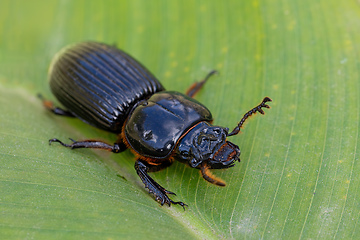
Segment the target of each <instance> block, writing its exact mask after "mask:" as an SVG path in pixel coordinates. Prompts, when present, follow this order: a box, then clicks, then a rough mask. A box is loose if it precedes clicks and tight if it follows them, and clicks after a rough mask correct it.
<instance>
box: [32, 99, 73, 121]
mask: <svg viewBox="0 0 360 240" xmlns="http://www.w3.org/2000/svg"><path fill="white" fill-rule="evenodd" d="M38 97H39V98H40V100H41V101H42V103H43V105H44V107H45V108H46V109H47V110H49V111H50V112H52V113H54V114H56V115H60V116H65V117H75V115H74V114H72V113H71V112H69V111H67V110H64V109H62V108H59V107H55V106H54V103H53V102H52V101H50V100H47V99H45V98H44V97H43V96H42V95H41V94H38Z"/></svg>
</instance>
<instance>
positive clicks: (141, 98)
mask: <svg viewBox="0 0 360 240" xmlns="http://www.w3.org/2000/svg"><path fill="white" fill-rule="evenodd" d="M214 73H216V71H212V72H210V73H209V74H208V75H207V76H206V77H205V79H204V80H202V81H200V82H195V83H194V84H193V85H192V86H190V88H189V89H188V91H187V92H186V94H182V93H179V92H174V91H166V90H165V88H164V87H163V86H162V84H161V83H160V82H159V81H158V80H157V79H156V78H155V77H154V75H152V74H151V73H150V71H149V70H147V69H146V68H145V67H144V66H143V65H142V64H141V63H139V62H138V61H137V60H135V59H134V58H132V57H131V56H130V55H128V54H127V53H125V52H124V51H122V50H120V49H118V48H116V47H114V46H110V45H107V44H104V43H98V42H81V43H77V44H74V45H70V46H68V47H66V48H64V49H63V50H61V51H60V52H59V53H58V54H57V55H56V56H55V57H54V59H53V61H52V63H51V64H50V68H49V83H50V88H51V91H52V93H53V94H54V95H55V97H56V98H57V100H58V101H59V102H60V103H61V104H62V105H63V106H64V107H65V108H60V107H55V106H54V104H53V103H52V102H51V101H49V100H46V99H44V98H42V101H43V104H44V106H45V107H46V108H47V109H48V110H50V111H51V112H53V113H54V114H57V115H62V116H68V117H76V118H79V119H80V120H82V121H84V122H85V123H88V124H90V125H93V126H95V127H97V128H100V129H103V130H106V131H109V132H112V133H115V134H117V135H118V140H117V141H116V142H115V143H114V144H108V143H106V142H103V141H98V140H92V139H91V140H82V141H75V140H73V139H71V141H72V143H69V144H67V143H64V142H63V141H60V140H59V139H57V138H53V139H50V140H49V144H51V143H53V142H57V143H59V144H61V145H62V146H65V147H68V148H71V149H75V148H93V149H103V150H108V151H111V152H113V153H120V152H123V151H124V150H126V149H130V150H131V152H133V153H134V155H135V156H136V161H135V170H136V173H137V174H138V176H139V177H140V179H141V181H142V182H143V183H144V185H145V188H148V190H149V193H151V194H152V195H153V197H154V198H155V200H156V201H158V202H159V203H160V204H161V205H164V204H167V205H169V206H171V204H178V205H180V206H182V207H183V208H184V209H185V206H187V205H186V204H185V203H183V202H175V201H173V200H172V199H170V197H169V196H168V195H171V194H172V195H175V193H173V192H170V191H168V190H166V189H165V188H163V187H162V186H161V185H160V184H158V183H157V182H156V181H155V180H154V179H153V178H151V177H150V176H149V174H148V172H154V171H159V170H161V169H164V168H166V167H168V166H170V165H171V164H172V163H173V162H174V160H178V161H180V162H182V163H187V164H188V165H189V166H190V167H192V168H197V169H200V172H201V175H202V176H203V178H204V179H205V180H206V181H208V182H210V183H213V184H215V185H218V186H225V182H224V181H223V180H221V179H218V178H216V177H215V176H213V175H212V174H211V173H210V169H223V168H229V167H233V166H234V164H235V162H236V161H239V162H240V158H239V157H240V149H239V147H238V146H237V145H235V144H234V143H232V142H230V141H228V140H227V137H230V136H234V135H236V134H238V133H239V132H240V128H241V127H242V126H243V124H244V122H245V121H246V119H248V118H249V117H250V116H251V115H253V114H255V113H256V112H259V113H261V114H264V111H263V110H262V108H270V107H269V106H268V105H267V104H266V103H267V102H270V101H271V99H270V98H269V97H265V98H264V99H263V100H262V102H261V103H260V104H259V105H257V106H256V107H254V108H253V109H251V110H250V111H248V112H247V113H246V114H245V115H244V116H243V118H242V119H241V120H240V122H239V123H238V124H237V126H236V127H235V128H234V129H233V130H232V131H231V132H230V133H229V128H224V127H220V126H213V125H212V121H213V117H212V114H211V112H210V110H209V109H208V108H207V107H205V106H204V105H203V104H201V103H200V102H198V101H197V100H195V99H194V98H193V97H194V96H195V94H196V93H197V92H198V91H199V90H200V89H201V88H202V86H203V85H204V84H205V82H206V81H207V80H208V79H209V77H210V76H211V75H213V74H214Z"/></svg>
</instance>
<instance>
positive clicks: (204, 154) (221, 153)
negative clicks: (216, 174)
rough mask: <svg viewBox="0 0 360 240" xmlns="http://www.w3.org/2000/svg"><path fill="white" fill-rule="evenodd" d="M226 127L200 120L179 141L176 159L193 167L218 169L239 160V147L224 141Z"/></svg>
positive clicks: (227, 166) (230, 165) (229, 165)
mask: <svg viewBox="0 0 360 240" xmlns="http://www.w3.org/2000/svg"><path fill="white" fill-rule="evenodd" d="M228 130H229V129H228V128H222V127H217V126H211V125H210V124H209V123H207V122H200V123H198V124H197V125H196V126H195V127H193V128H192V129H191V130H190V131H189V132H188V133H187V134H186V135H185V136H184V137H183V138H182V139H181V140H180V142H179V144H178V146H177V149H176V153H177V159H179V160H181V161H182V162H187V163H188V164H189V165H190V166H191V167H193V168H201V167H202V166H205V165H206V167H207V168H213V169H220V168H229V167H232V166H234V162H235V161H240V159H239V156H240V149H239V147H238V146H236V145H235V144H233V143H231V142H229V141H226V137H227V135H228Z"/></svg>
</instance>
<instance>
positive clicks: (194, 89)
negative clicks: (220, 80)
mask: <svg viewBox="0 0 360 240" xmlns="http://www.w3.org/2000/svg"><path fill="white" fill-rule="evenodd" d="M216 73H217V71H216V70H212V71H211V72H209V73H208V75H206V77H205V79H204V80H202V81H200V82H195V83H193V84H192V85H191V86H190V87H189V88H188V90H187V91H186V95H188V96H189V97H191V98H192V97H194V96H195V95H196V93H198V92H199V91H200V89H201V88H202V87H203V86H204V84H205V83H206V81H207V80H208V79H209V78H210V77H211V76H212V75H214V74H216Z"/></svg>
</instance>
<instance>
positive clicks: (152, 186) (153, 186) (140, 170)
mask: <svg viewBox="0 0 360 240" xmlns="http://www.w3.org/2000/svg"><path fill="white" fill-rule="evenodd" d="M135 170H136V173H137V174H138V175H139V177H140V179H141V181H142V182H143V183H144V184H145V188H147V189H149V193H152V194H153V195H154V197H155V200H156V201H158V202H160V204H161V205H164V204H165V203H166V204H168V205H169V206H171V204H179V205H180V206H182V207H183V208H184V210H185V206H187V205H186V204H185V203H183V202H174V201H173V200H171V199H170V198H169V197H168V196H167V194H173V195H176V194H175V193H173V192H170V191H168V190H166V189H165V188H163V187H162V186H160V185H159V184H158V183H157V182H155V180H154V179H152V178H151V177H150V176H149V174H148V171H149V167H148V166H147V165H145V163H143V162H142V161H141V160H139V159H138V160H137V161H136V162H135Z"/></svg>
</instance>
